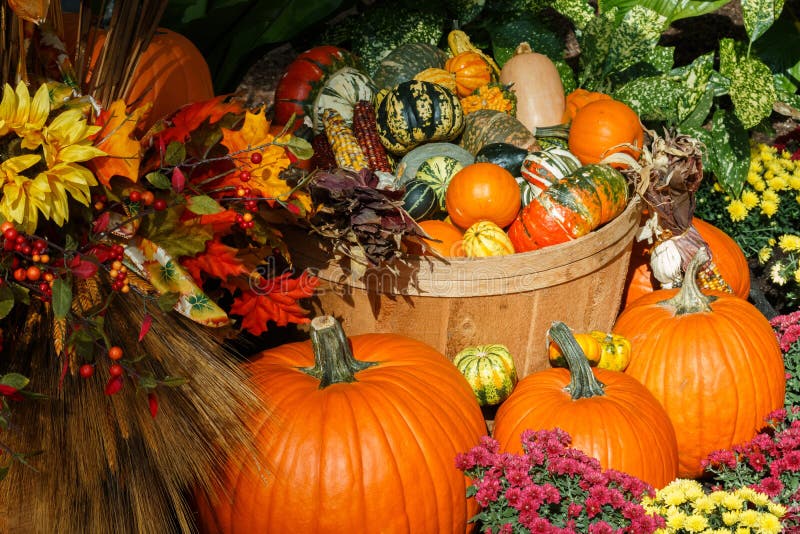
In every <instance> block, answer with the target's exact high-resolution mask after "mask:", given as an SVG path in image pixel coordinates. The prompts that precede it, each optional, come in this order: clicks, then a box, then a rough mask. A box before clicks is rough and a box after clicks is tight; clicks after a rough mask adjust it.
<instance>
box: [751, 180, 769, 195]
mask: <svg viewBox="0 0 800 534" xmlns="http://www.w3.org/2000/svg"><path fill="white" fill-rule="evenodd" d="M750 185H752V186H753V189H755V190H756V191H759V192H761V191H764V190H766V189H767V182H765V181H764V180H763V179H762V180H758V181H756V182H753V183H752V184H750Z"/></svg>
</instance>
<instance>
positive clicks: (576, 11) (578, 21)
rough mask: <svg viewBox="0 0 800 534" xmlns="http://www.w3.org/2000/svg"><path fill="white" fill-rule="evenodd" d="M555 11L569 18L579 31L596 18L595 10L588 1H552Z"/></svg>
mask: <svg viewBox="0 0 800 534" xmlns="http://www.w3.org/2000/svg"><path fill="white" fill-rule="evenodd" d="M551 5H552V7H553V9H555V10H556V11H558V12H559V13H561V14H562V15H564V16H565V17H567V18H568V19H569V20H571V21H572V23H573V24H574V25H575V27H576V28H578V29H579V30H581V29H583V28H585V27H586V25H587V24H589V21H591V20H592V19H593V18H594V16H595V15H594V8H593V7H592V6H591V5H589V2H588V1H587V0H552V2H551Z"/></svg>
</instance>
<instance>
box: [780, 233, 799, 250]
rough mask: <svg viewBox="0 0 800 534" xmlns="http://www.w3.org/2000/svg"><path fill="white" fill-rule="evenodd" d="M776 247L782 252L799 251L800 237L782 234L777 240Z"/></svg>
mask: <svg viewBox="0 0 800 534" xmlns="http://www.w3.org/2000/svg"><path fill="white" fill-rule="evenodd" d="M778 246H779V247H780V248H781V250H782V251H784V252H793V251H798V250H800V235H792V234H784V235H782V236H780V237H779V238H778Z"/></svg>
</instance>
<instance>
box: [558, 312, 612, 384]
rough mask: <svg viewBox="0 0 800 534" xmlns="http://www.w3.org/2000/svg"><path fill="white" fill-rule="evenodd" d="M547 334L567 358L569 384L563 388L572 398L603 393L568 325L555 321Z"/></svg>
mask: <svg viewBox="0 0 800 534" xmlns="http://www.w3.org/2000/svg"><path fill="white" fill-rule="evenodd" d="M548 335H549V336H550V337H551V338H552V339H553V341H555V342H556V343H557V344H558V346H559V347H560V348H561V352H563V353H564V358H565V359H566V360H567V367H568V368H569V376H570V378H569V385H567V387H566V388H564V389H565V390H566V391H567V393H569V394H570V396H571V397H572V400H578V399H588V398H591V397H599V396H601V395H604V394H605V393H604V392H603V388H604V387H605V386H603V383H602V382H600V381H599V380H597V378H596V377H595V376H594V373H593V372H592V368H591V367H590V366H589V360H588V358H586V354H585V353H584V352H583V349H582V348H581V346H580V345H579V344H578V342H577V341H576V340H575V336H574V335H573V334H572V331H571V330H570V329H569V327H568V326H567V325H566V324H564V323H562V322H561V321H556V322H554V323H553V324H552V325H551V326H550V330H549V331H548Z"/></svg>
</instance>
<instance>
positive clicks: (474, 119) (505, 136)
mask: <svg viewBox="0 0 800 534" xmlns="http://www.w3.org/2000/svg"><path fill="white" fill-rule="evenodd" d="M490 143H508V144H510V145H514V146H516V147H518V148H522V149H524V150H532V149H536V148H537V144H536V138H535V137H534V136H533V134H532V133H531V131H530V130H528V129H527V128H526V127H525V125H523V124H522V123H521V122H519V121H518V120H517V119H516V118H514V117H512V116H511V115H509V114H508V113H503V112H502V111H495V110H493V109H479V110H478V111H473V112H472V113H470V114H468V115H467V116H466V117H465V118H464V133H463V134H462V135H461V142H460V143H459V144H460V145H461V147H462V148H464V149H465V150H467V151H469V152H470V153H471V154H475V155H477V154H478V152H480V150H481V149H482V148H483V147H484V146H486V145H488V144H490Z"/></svg>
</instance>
